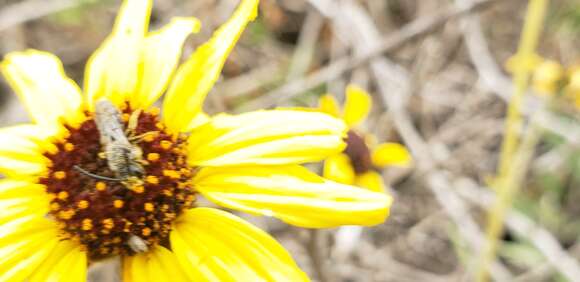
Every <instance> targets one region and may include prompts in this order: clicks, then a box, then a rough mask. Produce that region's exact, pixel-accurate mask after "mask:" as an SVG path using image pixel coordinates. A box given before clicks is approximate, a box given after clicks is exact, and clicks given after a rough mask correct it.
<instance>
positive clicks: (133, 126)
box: [125, 109, 142, 138]
mask: <svg viewBox="0 0 580 282" xmlns="http://www.w3.org/2000/svg"><path fill="white" fill-rule="evenodd" d="M141 112H142V110H141V109H137V110H135V111H134V112H132V113H131V116H130V117H129V121H128V122H127V129H126V130H125V134H126V135H127V136H129V138H131V137H132V136H133V134H134V133H135V130H137V125H138V124H139V116H140V115H141Z"/></svg>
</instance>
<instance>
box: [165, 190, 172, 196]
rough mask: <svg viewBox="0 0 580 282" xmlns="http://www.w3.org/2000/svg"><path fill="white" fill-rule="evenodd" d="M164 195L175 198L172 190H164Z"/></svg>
mask: <svg viewBox="0 0 580 282" xmlns="http://www.w3.org/2000/svg"><path fill="white" fill-rule="evenodd" d="M163 195H165V196H168V197H171V196H173V192H171V190H167V189H164V190H163Z"/></svg>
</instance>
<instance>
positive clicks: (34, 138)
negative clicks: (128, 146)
mask: <svg viewBox="0 0 580 282" xmlns="http://www.w3.org/2000/svg"><path fill="white" fill-rule="evenodd" d="M151 5H152V1H150V0H148V1H145V0H126V1H124V3H123V5H122V7H121V10H120V13H119V16H118V18H117V21H116V24H115V27H114V29H113V32H112V34H111V35H110V36H109V37H108V38H107V40H106V41H105V42H104V44H103V45H102V46H101V47H100V48H99V49H98V50H97V51H96V52H95V53H94V54H93V55H92V56H91V58H90V59H89V61H88V63H87V67H86V72H85V82H84V91H83V92H84V95H81V89H80V88H79V87H78V86H77V84H76V83H75V82H74V81H72V80H71V79H69V78H67V76H66V75H65V73H64V70H63V66H62V63H61V62H60V61H59V59H58V58H56V57H55V56H53V55H51V54H49V53H45V52H41V51H36V50H28V51H24V52H15V53H10V54H8V55H6V57H5V59H4V61H2V63H1V64H0V70H1V71H2V73H3V75H4V76H5V77H6V78H7V80H8V82H9V83H10V84H11V86H12V87H13V88H14V89H15V92H16V93H17V94H18V96H19V97H20V99H21V100H22V102H23V103H24V105H25V106H26V108H27V109H28V111H29V113H30V115H31V118H32V120H33V123H30V124H24V125H16V126H12V127H8V128H2V129H0V173H1V174H3V175H5V176H7V178H5V179H2V180H0V205H1V207H2V214H0V222H1V223H2V225H0V234H2V235H1V236H0V250H1V251H0V252H1V254H2V255H1V256H0V257H1V258H0V281H86V271H87V266H88V265H89V264H90V263H91V262H94V261H98V260H100V259H103V258H107V257H112V256H121V257H122V261H123V264H122V266H123V267H122V268H123V270H122V271H123V279H124V280H125V281H234V280H244V281H262V280H269V281H304V280H307V279H308V278H307V277H306V276H305V274H304V273H303V272H302V271H301V270H300V269H299V268H298V267H297V266H296V264H295V262H294V261H293V259H292V258H291V256H290V255H289V254H288V253H287V251H286V250H284V248H283V247H282V246H281V245H280V244H278V243H277V242H276V241H275V240H274V239H273V238H271V237H270V236H269V235H268V234H267V233H265V232H263V231H261V230H259V229H258V228H256V227H254V226H252V225H251V224H249V223H247V222H245V221H243V220H242V219H240V218H238V217H236V216H234V215H232V214H229V213H227V212H224V211H221V210H218V209H214V208H203V207H197V205H196V198H197V196H198V195H202V196H204V197H206V198H207V199H209V200H211V201H213V202H214V203H216V204H218V205H221V206H224V207H227V208H230V209H233V210H238V211H245V212H249V213H252V214H255V215H265V216H273V217H276V218H279V219H281V220H282V221H285V222H287V223H289V224H294V225H297V226H302V227H310V228H322V227H335V226H340V225H375V224H379V223H382V222H383V221H384V220H385V218H386V217H387V215H388V212H389V207H390V204H391V201H392V200H391V198H390V197H388V196H387V195H384V194H382V193H374V192H371V191H366V190H362V189H359V188H357V187H353V186H349V185H344V184H339V183H336V182H332V181H329V180H326V179H323V178H321V177H319V176H317V175H315V174H313V173H311V172H309V171H308V170H306V169H305V168H303V167H302V166H300V165H299V164H301V163H305V162H314V161H320V160H323V159H324V158H326V157H328V156H330V155H334V154H337V153H339V152H340V151H342V150H343V149H344V148H345V144H344V142H343V140H342V139H343V137H344V136H346V131H347V127H346V125H345V124H344V122H342V121H341V120H339V119H336V118H333V117H331V116H329V115H327V114H324V113H319V112H308V111H298V110H269V111H256V112H249V113H245V114H240V115H227V114H220V115H217V116H214V117H208V116H207V115H205V114H203V112H202V104H203V101H204V99H205V96H206V95H207V93H208V92H209V90H210V89H211V87H212V86H213V84H214V83H215V81H216V80H217V78H218V76H219V75H220V72H221V69H222V67H223V65H224V62H225V60H226V58H227V56H228V54H229V53H230V51H231V50H232V48H233V46H234V45H235V43H236V41H237V40H238V38H239V36H240V34H241V33H242V31H243V30H244V28H245V26H246V25H247V24H248V22H249V21H251V20H252V19H254V18H255V17H256V14H257V6H258V0H243V1H241V4H240V5H239V6H238V8H237V10H236V11H235V12H234V14H233V16H232V17H231V18H230V19H229V20H228V21H227V22H226V23H225V24H224V25H223V26H221V27H220V28H219V29H218V30H217V31H216V32H215V33H214V35H213V36H212V37H211V39H210V40H209V41H208V42H206V43H205V44H203V45H201V46H200V47H199V48H198V49H197V51H196V52H195V53H194V54H193V55H192V56H191V57H189V58H188V59H187V61H186V62H185V63H184V64H183V65H181V66H180V67H179V68H177V65H178V62H179V59H180V57H181V45H182V44H183V42H184V41H185V39H186V38H187V36H188V35H189V34H191V33H192V32H195V31H197V30H198V29H199V22H198V21H197V20H196V19H194V18H177V19H174V20H173V21H172V22H171V23H169V24H168V25H167V26H165V27H164V28H162V29H160V30H158V31H155V32H151V33H149V32H148V21H149V15H150V10H151ZM163 93H165V98H164V100H163V115H162V116H160V115H159V113H160V110H159V109H157V108H154V107H152V105H153V103H154V102H155V101H156V100H158V98H159V97H160V96H161V95H162V94H163ZM357 93H358V92H357ZM352 95H359V96H361V95H362V94H360V93H359V94H350V96H352ZM362 96H364V95H362ZM353 97H354V96H353ZM103 99H106V100H108V101H110V102H111V103H112V104H113V105H115V106H116V107H118V109H119V110H120V111H121V113H122V114H121V115H122V117H119V119H122V120H123V121H124V124H123V126H125V127H127V129H130V128H131V130H133V131H134V132H132V134H134V136H133V137H135V138H138V139H136V140H138V142H139V143H136V145H135V144H134V146H138V147H139V148H140V149H141V150H142V157H143V160H142V165H143V179H142V181H141V182H140V184H135V185H127V184H124V183H121V182H118V181H114V180H111V179H110V177H111V176H112V174H113V172H112V171H111V169H110V168H109V164H108V160H107V159H105V158H101V157H99V155H100V153H101V152H102V146H101V142H100V136H99V134H100V131H99V129H98V128H97V125H96V123H95V110H94V108H95V102H97V101H102V100H103ZM357 101H358V102H355V101H351V102H349V104H348V105H350V106H348V107H352V106H354V105H357V108H356V109H349V114H348V115H347V116H348V118H346V117H345V118H346V120H347V121H349V122H350V123H353V122H356V121H357V120H360V119H362V118H363V117H364V114H363V113H362V112H356V111H357V110H358V108H359V106H358V105H359V104H357V103H361V101H362V103H367V104H369V103H370V101H369V100H368V99H367V100H366V101H363V100H360V99H359V100H357ZM367 108H368V105H367ZM126 134H129V133H126ZM387 151H388V150H387ZM377 152H381V151H380V150H379V151H377ZM377 154H378V153H377ZM374 158H375V161H376V162H377V163H378V164H388V163H389V162H390V159H389V156H388V155H386V154H385V153H384V152H383V153H380V154H379V155H378V156H376V157H374ZM399 161H400V160H399ZM81 169H84V170H85V172H83V171H82V170H81ZM99 177H100V179H98V178H99ZM106 177H109V178H106Z"/></svg>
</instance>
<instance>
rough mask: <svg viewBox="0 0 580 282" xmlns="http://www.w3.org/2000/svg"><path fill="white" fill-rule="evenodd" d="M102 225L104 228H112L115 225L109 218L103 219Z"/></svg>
mask: <svg viewBox="0 0 580 282" xmlns="http://www.w3.org/2000/svg"><path fill="white" fill-rule="evenodd" d="M103 227H105V228H106V229H113V227H115V222H114V221H113V219H111V218H106V219H103Z"/></svg>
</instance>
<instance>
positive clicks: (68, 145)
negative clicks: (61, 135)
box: [64, 143, 75, 152]
mask: <svg viewBox="0 0 580 282" xmlns="http://www.w3.org/2000/svg"><path fill="white" fill-rule="evenodd" d="M74 149H75V145H73V144H71V143H65V144H64V150H65V151H67V152H70V151H72V150H74Z"/></svg>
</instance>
